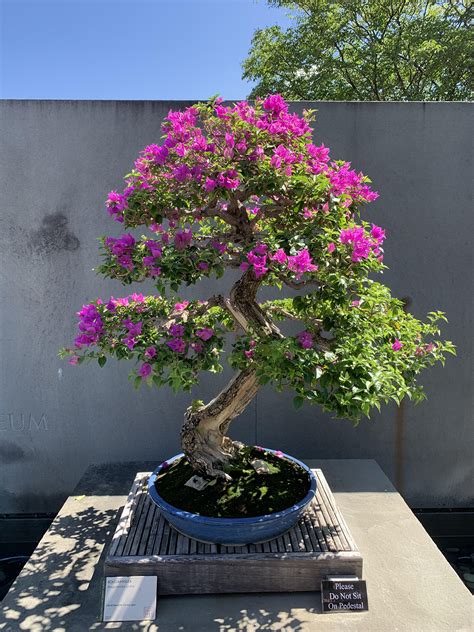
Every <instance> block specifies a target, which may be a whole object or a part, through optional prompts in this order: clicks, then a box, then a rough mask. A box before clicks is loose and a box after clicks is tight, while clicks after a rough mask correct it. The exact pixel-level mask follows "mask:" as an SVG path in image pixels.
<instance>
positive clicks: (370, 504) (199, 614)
mask: <svg viewBox="0 0 474 632" xmlns="http://www.w3.org/2000/svg"><path fill="white" fill-rule="evenodd" d="M308 464H310V465H312V466H313V467H320V468H321V469H322V470H323V472H324V474H325V476H326V478H327V480H328V482H329V484H330V486H331V488H332V490H333V492H334V495H335V497H336V501H337V503H338V505H339V508H340V509H341V511H342V513H343V515H344V518H345V519H346V522H347V523H348V526H349V528H350V529H351V531H352V534H353V536H354V538H355V540H356V542H357V544H358V546H359V549H360V550H361V552H362V555H363V557H364V579H366V580H367V589H368V596H369V604H370V611H369V612H368V613H354V612H352V613H341V614H339V613H338V614H327V615H322V614H321V606H320V595H319V593H293V594H290V593H285V594H257V595H254V594H252V595H216V596H192V597H187V596H176V597H161V598H160V599H159V601H158V618H157V620H156V622H155V623H143V624H139V623H109V624H104V623H102V622H101V621H100V607H101V599H102V589H103V577H102V572H101V568H102V558H103V556H104V553H105V547H106V545H107V544H108V542H109V540H110V538H111V536H112V533H113V530H114V526H115V524H116V521H117V517H118V512H119V509H120V508H121V507H122V506H123V504H124V502H125V498H126V495H127V492H128V490H129V488H130V486H131V482H132V480H133V478H134V475H135V473H136V472H137V471H148V470H152V469H153V468H154V466H155V464H154V463H143V462H135V463H114V464H108V465H98V466H92V467H90V468H89V469H88V470H87V472H86V473H85V475H84V477H83V479H82V480H81V481H80V483H79V485H78V486H77V488H76V490H75V491H74V493H73V495H72V496H71V497H70V498H69V499H68V500H67V502H66V503H65V504H64V506H63V508H62V509H61V511H60V512H59V514H58V516H57V517H56V519H55V520H54V522H53V524H52V525H51V528H50V529H49V530H48V532H47V533H46V534H45V536H44V537H43V539H42V540H41V542H40V543H39V545H38V547H37V549H36V551H35V552H34V554H33V556H32V557H31V559H30V560H29V562H28V563H27V564H26V566H25V567H24V569H23V571H22V573H21V575H20V576H19V577H18V579H17V581H16V582H15V584H14V585H13V587H12V589H11V590H10V592H9V594H8V595H7V597H6V598H5V600H4V602H3V604H2V606H3V609H2V610H3V613H2V616H1V618H0V630H2V631H8V632H10V631H12V632H13V631H14V632H16V631H18V630H28V631H29V632H43V631H45V630H55V631H65V632H84V631H86V630H108V629H111V630H113V629H118V630H148V631H154V630H159V631H160V632H181V631H183V632H232V631H245V632H247V631H248V632H250V631H253V630H255V631H257V630H258V631H260V630H263V631H265V630H282V631H297V632H306V631H313V630H315V631H316V630H317V631H318V632H319V631H321V632H326V631H331V632H332V631H334V632H341V631H342V632H344V631H345V630H350V631H352V630H354V631H360V632H371V631H373V632H392V631H402V632H405V631H406V632H438V631H440V630H449V631H450V632H455V631H456V632H457V631H466V632H467V631H471V630H472V629H473V620H472V604H473V601H472V597H471V595H470V594H469V591H468V590H467V589H466V587H465V586H464V585H463V584H462V582H461V581H460V579H459V578H458V576H457V575H456V573H455V572H454V571H453V570H452V569H451V567H450V566H449V564H448V563H447V562H446V560H445V559H444V557H443V556H442V555H441V553H440V552H439V551H438V549H437V548H436V546H435V544H434V543H433V542H432V540H431V539H430V538H429V536H428V534H427V533H426V532H425V530H424V529H423V527H422V526H421V524H420V523H419V522H418V521H417V519H416V518H415V517H414V516H413V514H412V512H411V511H410V509H409V508H408V506H407V505H406V504H405V503H404V501H403V499H402V498H401V496H400V495H399V494H398V493H397V492H396V490H395V489H394V488H393V486H392V484H391V483H390V481H389V480H388V479H387V478H386V476H385V475H384V474H383V472H382V470H381V469H380V468H379V466H378V465H377V463H375V461H367V460H333V461H324V460H323V461H317V462H316V461H314V462H311V461H309V462H308Z"/></svg>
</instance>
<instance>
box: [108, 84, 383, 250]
mask: <svg viewBox="0 0 474 632" xmlns="http://www.w3.org/2000/svg"><path fill="white" fill-rule="evenodd" d="M213 113H214V121H213V122H211V123H210V124H209V125H207V127H206V126H204V127H205V131H204V130H203V126H202V125H201V123H202V120H201V113H200V111H199V109H198V108H197V107H194V106H191V107H189V108H187V109H186V110H184V111H182V112H172V111H171V112H170V113H169V114H168V116H167V117H166V119H165V122H164V124H163V131H164V141H163V144H162V145H157V144H152V145H148V146H147V147H145V149H144V150H143V151H142V152H141V153H140V156H139V158H138V159H137V161H136V162H135V172H134V173H133V174H132V175H131V176H130V177H129V178H128V180H127V186H126V188H125V190H124V191H123V193H122V194H120V193H118V192H116V191H111V192H110V194H109V196H108V199H107V201H106V206H107V208H108V211H109V213H110V215H111V216H112V217H113V218H114V219H115V220H117V221H119V222H123V221H124V214H125V213H126V211H127V209H128V206H129V201H130V199H131V198H132V197H133V196H135V195H141V194H142V193H143V191H144V190H145V191H149V192H150V193H151V194H153V192H154V191H156V190H157V189H158V188H159V187H160V185H162V184H163V183H165V182H167V183H168V185H169V186H170V187H172V188H175V189H180V188H181V189H182V188H183V187H191V189H192V190H195V187H196V186H197V187H198V188H200V191H201V193H202V194H209V193H211V192H214V191H215V190H218V189H221V190H222V191H223V192H225V191H235V190H236V189H238V188H239V186H240V185H241V184H242V177H243V176H242V173H241V167H242V166H243V165H244V164H251V163H259V162H262V161H266V164H269V165H270V166H271V167H272V168H273V169H275V170H276V171H277V172H278V173H281V174H283V175H285V176H288V177H289V176H291V175H292V173H293V171H294V167H295V165H299V167H298V168H299V169H300V170H301V171H302V172H303V173H308V174H320V173H324V174H326V175H327V177H328V180H329V182H330V185H331V191H332V194H333V195H334V196H341V195H345V194H347V195H349V196H351V197H352V198H353V199H354V200H357V201H359V200H360V201H371V200H374V199H376V198H377V197H378V194H377V193H375V192H373V191H371V189H370V187H369V186H368V185H367V184H365V179H364V176H363V174H361V173H357V172H356V171H355V170H353V169H352V168H351V165H350V163H347V162H345V163H340V162H330V158H329V149H328V148H327V147H325V146H324V145H321V146H316V145H314V144H313V143H312V142H311V128H310V126H309V123H308V121H307V120H306V119H305V118H304V117H300V116H298V115H297V114H291V113H290V112H289V111H288V104H287V103H285V101H284V99H283V98H282V97H281V96H280V95H278V94H276V95H270V96H269V97H267V98H266V99H265V100H263V101H262V100H257V107H254V106H251V105H250V104H249V103H248V102H246V101H240V102H238V103H236V104H235V105H234V106H227V107H226V106H224V105H223V104H222V99H217V100H216V101H215V102H214V109H213ZM236 121H241V122H244V123H245V125H246V127H244V128H242V129H240V128H238V127H237V126H236V124H235V123H236ZM257 131H258V135H257V134H256V132H257ZM262 134H263V135H262ZM259 138H261V140H259ZM301 139H304V141H305V142H304V143H303V145H301V143H300V140H301ZM298 143H299V144H298ZM225 164H227V166H225ZM193 187H194V189H193ZM191 189H190V190H191ZM351 203H352V202H351V200H348V201H347V204H348V205H350V204H351ZM183 239H184V242H183ZM186 239H188V236H186V235H185V236H180V237H179V238H178V241H177V244H176V245H177V247H178V248H179V247H181V246H182V245H183V244H184V245H185V242H186Z"/></svg>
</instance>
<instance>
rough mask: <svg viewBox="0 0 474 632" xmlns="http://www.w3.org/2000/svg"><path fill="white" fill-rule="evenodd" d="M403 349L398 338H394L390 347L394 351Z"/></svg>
mask: <svg viewBox="0 0 474 632" xmlns="http://www.w3.org/2000/svg"><path fill="white" fill-rule="evenodd" d="M402 347H403V342H400V340H398V338H395V342H394V343H393V345H392V349H393V350H394V351H400V349H401V348H402Z"/></svg>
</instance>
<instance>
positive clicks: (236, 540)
mask: <svg viewBox="0 0 474 632" xmlns="http://www.w3.org/2000/svg"><path fill="white" fill-rule="evenodd" d="M265 450H266V451H267V452H271V453H273V454H275V450H269V449H268V448H265ZM279 454H281V453H279ZM183 456H184V455H183V454H177V455H176V456H174V457H173V458H172V459H168V461H167V463H168V465H169V464H171V463H173V462H174V461H176V460H178V459H180V458H181V457H183ZM282 458H286V459H288V460H290V461H292V462H293V463H295V464H296V465H299V466H300V467H301V468H302V469H303V470H305V472H306V473H307V474H308V476H309V480H310V487H309V490H308V493H307V494H306V496H305V497H304V498H302V499H301V500H299V501H298V502H297V503H295V504H294V505H292V506H291V507H288V508H287V509H284V510H283V511H279V512H277V513H271V514H264V515H261V516H254V517H251V518H214V517H210V516H201V515H200V514H197V513H190V512H189V511H183V510H182V509H178V508H177V507H174V506H173V505H170V504H169V503H168V502H166V500H164V499H163V498H162V497H161V496H160V494H159V493H158V491H157V489H156V485H155V482H156V479H157V477H158V475H159V473H160V472H161V470H162V469H163V466H162V465H160V466H158V467H157V468H156V470H155V471H154V472H153V474H152V475H151V476H150V478H149V479H148V493H149V495H150V498H151V499H152V501H153V502H154V503H155V504H156V505H157V506H158V507H159V509H160V511H161V513H162V514H163V516H164V517H165V518H166V519H167V520H168V522H169V523H170V524H171V525H172V526H173V527H174V528H175V529H176V530H177V531H179V532H180V533H182V534H184V535H186V536H188V537H190V538H193V539H195V540H199V541H200V542H206V543H212V544H226V545H228V546H243V545H245V544H255V543H258V542H265V541H267V540H271V539H273V538H276V537H277V536H279V535H282V534H283V533H285V532H286V531H288V530H289V529H291V527H292V526H293V525H294V524H295V523H296V522H297V521H298V518H299V517H300V515H301V514H302V513H303V511H304V510H305V508H306V507H307V506H308V505H309V503H310V502H311V501H312V500H313V498H314V496H315V494H316V486H317V482H316V477H315V475H314V473H313V472H312V470H311V469H310V468H309V467H308V466H307V465H305V464H304V463H302V462H301V461H298V460H297V459H295V458H294V457H292V456H289V455H288V454H283V456H282Z"/></svg>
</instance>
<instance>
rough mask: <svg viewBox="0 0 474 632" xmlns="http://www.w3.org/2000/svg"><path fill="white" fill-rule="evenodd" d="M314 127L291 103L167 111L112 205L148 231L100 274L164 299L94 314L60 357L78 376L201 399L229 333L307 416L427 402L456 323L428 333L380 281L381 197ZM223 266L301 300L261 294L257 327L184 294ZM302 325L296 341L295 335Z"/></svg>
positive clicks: (237, 361) (236, 355) (433, 321)
mask: <svg viewBox="0 0 474 632" xmlns="http://www.w3.org/2000/svg"><path fill="white" fill-rule="evenodd" d="M312 118H313V115H312V112H311V111H306V112H304V115H303V117H299V116H297V115H296V114H291V113H290V112H289V111H288V106H287V104H286V103H285V101H284V100H283V99H282V98H281V97H280V96H279V95H271V96H268V97H267V98H266V99H264V100H262V99H257V101H256V103H255V105H253V106H252V105H250V104H248V103H247V102H239V103H236V104H235V105H231V106H225V105H223V103H222V101H221V100H220V99H212V100H211V101H210V102H209V103H199V104H197V105H194V106H192V107H189V108H187V109H186V110H184V111H182V112H170V113H169V115H168V117H167V118H166V120H165V122H164V124H163V133H164V135H163V137H162V141H163V142H162V143H161V144H160V145H157V144H152V145H149V146H148V147H146V148H145V149H144V150H143V152H141V154H140V156H139V158H138V159H137V161H136V163H135V167H134V169H133V170H132V172H131V173H130V174H128V175H127V176H126V178H125V179H126V187H125V189H124V191H123V192H122V193H118V192H116V191H112V192H111V193H110V194H109V196H108V199H107V202H106V205H107V209H108V212H109V214H110V215H111V216H112V217H113V218H114V219H115V220H116V221H117V222H118V223H119V224H121V225H122V226H123V228H125V229H136V228H138V227H146V229H147V230H148V234H145V235H142V236H141V237H140V238H138V237H136V236H134V234H132V233H131V232H125V233H124V234H122V235H121V236H119V237H104V238H102V240H101V243H102V254H103V263H102V265H101V266H100V272H101V273H102V274H104V275H105V276H108V277H111V278H114V279H118V280H120V281H121V282H122V283H123V284H125V285H128V284H131V283H133V282H139V281H143V280H145V279H152V280H153V282H154V283H155V285H156V287H157V289H158V291H159V294H158V295H155V296H147V297H145V296H143V295H141V294H136V293H134V294H131V295H129V296H127V297H124V298H114V297H112V298H110V300H108V301H106V302H105V301H101V300H100V299H98V300H96V301H94V302H92V303H90V304H88V305H85V306H84V307H83V308H82V310H81V311H80V312H78V315H79V335H78V336H77V337H76V339H75V344H74V348H72V349H66V350H64V351H63V354H64V355H70V356H71V357H70V359H69V362H70V363H72V364H78V363H81V362H83V361H84V360H85V359H91V358H97V359H98V362H99V364H100V365H101V366H103V364H105V362H106V358H107V356H114V357H116V358H118V359H129V360H130V359H134V360H135V361H136V362H137V369H136V370H135V371H133V372H132V374H131V377H132V378H133V379H134V381H135V383H136V384H137V385H139V384H140V383H141V382H142V381H143V380H144V381H146V382H147V383H148V384H150V385H151V384H155V385H156V386H162V385H165V384H166V385H169V386H170V387H171V388H173V389H174V390H175V391H178V390H180V389H183V390H189V389H190V388H191V386H192V385H193V384H196V383H197V382H198V380H199V374H200V372H201V371H211V372H216V371H220V370H222V363H221V361H222V356H223V354H224V341H225V337H226V335H227V334H228V333H229V332H232V333H233V334H234V338H233V344H232V351H231V352H230V354H229V357H228V362H229V363H230V365H231V366H233V367H234V368H236V369H240V370H249V369H250V370H252V369H253V370H255V371H256V373H257V375H258V376H259V379H260V382H261V383H262V384H267V383H270V384H272V385H273V386H274V387H275V388H277V389H279V390H281V389H284V388H289V389H292V390H293V391H294V393H295V399H294V401H295V405H296V406H300V405H301V404H302V403H303V402H304V401H305V400H308V401H310V402H313V403H318V404H320V405H322V406H323V408H324V409H325V410H327V411H331V412H333V413H335V414H336V415H338V416H343V417H349V418H351V419H354V420H358V419H359V417H360V416H361V414H364V415H368V414H369V412H370V409H371V408H372V407H373V406H375V407H380V403H381V402H386V401H388V400H389V399H394V400H395V401H397V402H398V401H400V399H401V398H402V397H404V396H405V395H408V396H410V397H413V398H415V399H420V398H421V397H422V391H421V388H420V387H418V386H417V384H416V376H417V374H418V373H419V372H420V371H421V370H422V369H423V368H424V367H426V366H428V365H431V364H433V363H434V362H435V361H437V360H441V361H443V358H444V354H445V352H453V351H454V348H453V345H452V344H451V343H449V342H441V341H440V340H438V339H437V336H438V335H439V331H438V325H437V321H438V320H439V319H443V318H444V316H443V314H442V313H441V312H436V313H432V314H430V315H429V317H428V321H427V323H422V322H420V321H419V320H417V319H416V318H414V317H413V316H411V315H409V314H407V313H405V311H404V309H403V304H402V302H401V301H399V300H397V299H394V298H392V297H391V295H390V292H389V290H388V288H386V287H385V286H383V285H381V284H380V283H377V282H375V281H373V280H371V278H369V274H370V273H377V272H381V271H382V270H383V269H384V267H385V266H384V264H383V242H384V239H385V231H384V230H383V229H382V228H380V227H379V226H376V225H375V224H369V223H368V222H366V221H363V220H362V219H361V218H360V212H361V210H362V209H363V207H364V205H365V204H367V203H368V202H370V201H371V200H374V199H376V198H377V193H375V192H374V191H372V189H371V188H370V184H369V183H370V181H369V179H368V178H367V177H366V176H364V175H363V174H362V173H360V172H357V171H355V170H354V169H353V168H352V167H351V165H350V163H347V162H344V161H333V160H331V158H330V155H329V149H328V148H327V147H325V146H324V144H320V145H316V144H314V143H313V142H312V130H311V127H310V122H311V121H312ZM226 268H234V269H237V270H239V269H240V270H241V271H242V278H243V279H244V280H245V282H246V283H251V284H252V287H254V288H255V290H258V288H259V287H260V286H261V285H268V286H274V287H276V288H277V289H281V288H282V287H283V286H284V285H285V286H288V287H289V288H292V289H293V290H297V291H298V292H297V294H296V296H294V297H293V298H282V299H275V300H270V301H266V302H263V303H257V299H255V300H254V298H253V296H252V297H250V296H249V297H248V301H249V305H250V307H251V313H252V314H253V317H252V318H250V319H245V318H244V319H242V312H239V311H238V310H237V307H236V304H235V303H233V300H232V296H233V294H232V292H231V294H230V298H227V297H224V296H222V295H214V296H212V297H210V298H208V299H206V300H202V301H185V300H183V299H180V298H179V297H178V296H177V295H176V291H177V290H178V289H179V286H180V285H182V284H186V285H190V284H195V283H197V282H198V281H199V280H200V279H202V278H203V277H210V276H212V275H213V276H215V277H220V276H222V275H223V273H224V271H225V269H226ZM235 287H236V286H234V288H235ZM246 287H247V286H246ZM244 299H245V297H244ZM252 310H253V311H252ZM291 321H296V325H293V327H296V329H293V332H294V331H298V333H297V334H296V335H289V334H287V335H285V333H284V331H285V330H287V329H288V328H289V323H290V322H291Z"/></svg>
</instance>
